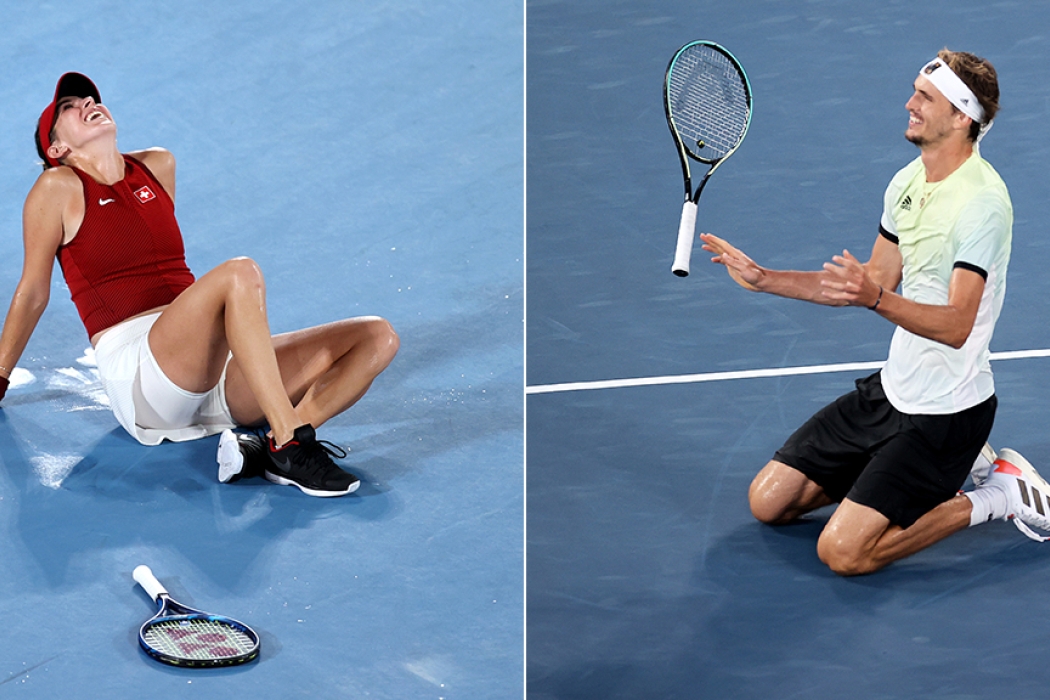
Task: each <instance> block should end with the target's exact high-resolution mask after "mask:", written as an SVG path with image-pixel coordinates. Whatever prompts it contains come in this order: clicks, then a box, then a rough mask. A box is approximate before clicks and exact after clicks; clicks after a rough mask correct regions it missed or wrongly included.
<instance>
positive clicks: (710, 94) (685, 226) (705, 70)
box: [664, 41, 751, 277]
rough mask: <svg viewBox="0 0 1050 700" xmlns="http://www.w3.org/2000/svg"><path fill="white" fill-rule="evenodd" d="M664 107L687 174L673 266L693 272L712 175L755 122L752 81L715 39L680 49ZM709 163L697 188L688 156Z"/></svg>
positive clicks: (681, 274) (682, 274) (670, 70)
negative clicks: (700, 214) (700, 213)
mask: <svg viewBox="0 0 1050 700" xmlns="http://www.w3.org/2000/svg"><path fill="white" fill-rule="evenodd" d="M664 111H665V112H666V114H667V125H668V126H669V127H670V128H671V135H672V136H674V141H675V145H676V146H677V147H678V157H679V159H680V160H681V161H682V175H683V176H684V177H685V203H684V204H683V205H682V220H681V222H680V223H679V225H678V245H677V246H676V248H675V254H674V263H673V264H672V265H671V272H673V273H675V274H676V275H678V276H679V277H685V276H686V275H688V274H689V259H690V257H692V253H693V235H694V234H695V232H696V207H697V202H699V201H700V193H701V192H703V191H704V185H706V184H707V180H708V178H710V177H711V175H713V174H714V172H715V170H717V169H718V166H720V165H721V164H722V163H724V162H725V160H726V158H728V157H729V156H731V155H733V152H734V151H736V149H737V148H738V147H739V146H740V143H741V142H742V141H743V140H744V136H745V135H746V134H747V127H748V124H750V123H751V83H749V82H748V80H747V74H746V73H744V69H743V68H742V67H741V65H740V62H739V61H738V60H736V57H735V56H733V54H731V53H729V52H728V51H726V50H725V49H724V48H722V47H721V46H719V45H718V44H716V43H714V42H711V41H693V42H690V43H688V44H686V45H685V46H683V47H682V48H680V49H678V51H677V52H675V55H674V56H673V57H672V58H671V62H670V63H669V64H668V65H667V73H666V74H665V75H664ZM690 159H692V160H696V161H699V162H701V163H704V164H706V165H709V166H711V167H709V168H708V169H707V174H705V175H704V179H703V180H701V181H700V185H699V186H698V187H697V188H696V192H695V193H694V192H693V189H692V185H693V182H692V178H691V175H690V172H689V160H690Z"/></svg>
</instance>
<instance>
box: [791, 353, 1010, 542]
mask: <svg viewBox="0 0 1050 700" xmlns="http://www.w3.org/2000/svg"><path fill="white" fill-rule="evenodd" d="M856 384H857V389H856V390H855V391H851V392H850V393H848V394H846V395H845V396H843V397H841V398H839V399H838V400H836V401H834V402H833V403H831V404H828V405H827V406H825V407H824V408H822V409H821V410H820V411H819V412H818V413H817V414H816V415H815V416H813V417H812V418H810V419H809V420H808V421H807V422H806V423H805V424H804V425H803V426H802V427H801V428H799V429H798V430H797V431H795V434H794V435H792V436H791V437H790V438H788V440H787V442H785V443H784V446H783V447H781V448H780V449H779V450H778V451H777V453H776V455H775V456H774V459H775V460H777V461H778V462H783V463H784V464H786V465H788V466H789V467H793V468H795V469H797V470H799V471H800V472H802V473H803V474H805V475H806V476H807V477H808V478H809V479H810V480H811V481H813V482H815V483H816V484H817V485H819V486H820V487H821V488H822V489H824V493H826V494H827V495H828V497H829V498H831V499H832V500H834V501H836V502H837V501H841V500H842V499H843V498H849V499H850V500H851V501H853V502H855V503H860V504H861V505H865V506H868V507H870V508H874V509H875V510H877V511H879V512H880V513H882V514H883V515H885V516H886V517H887V518H889V520H890V522H892V523H894V524H896V525H900V526H901V527H908V526H910V525H911V524H912V523H914V522H915V521H916V520H918V519H919V518H920V517H922V516H923V515H924V514H925V513H927V512H928V511H930V510H932V509H933V508H935V507H936V506H937V505H939V504H941V503H943V502H944V501H947V500H948V499H950V498H952V497H953V496H954V495H955V494H956V493H958V491H959V488H960V487H961V486H962V485H963V482H964V481H966V477H967V475H968V474H969V473H970V469H971V468H972V467H973V463H974V460H975V459H977V455H979V454H980V453H981V448H982V447H983V446H984V443H985V442H986V441H987V440H988V435H989V434H990V433H991V432H992V422H993V421H994V419H995V408H996V405H997V404H998V401H997V399H996V398H995V396H991V397H990V398H988V399H987V400H986V401H984V402H982V403H980V404H978V405H976V406H973V407H972V408H968V409H966V410H964V411H960V412H959V413H951V414H947V415H909V414H906V413H901V412H900V411H898V410H897V409H895V408H894V407H893V406H892V405H891V404H890V402H889V400H888V399H887V398H886V393H885V392H884V391H883V389H882V377H881V375H880V374H879V373H875V374H873V375H871V376H870V377H865V378H864V379H858V380H857V382H856Z"/></svg>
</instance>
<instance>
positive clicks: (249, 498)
mask: <svg viewBox="0 0 1050 700" xmlns="http://www.w3.org/2000/svg"><path fill="white" fill-rule="evenodd" d="M522 16H523V7H522V5H521V3H514V2H494V3H493V2H480V1H477V0H453V1H452V2H445V3H438V4H432V3H421V2H415V1H413V0H408V1H405V2H396V3H351V2H320V3H316V2H315V3H304V2H271V1H269V0H263V1H261V2H258V1H252V2H247V1H242V0H234V1H233V2H224V3H212V2H203V1H198V0H190V1H188V2H167V1H161V2H143V3H124V2H115V1H110V0H91V1H89V2H68V1H66V0H61V1H59V2H50V3H44V4H38V3H17V2H11V1H4V2H0V18H2V24H3V29H2V32H3V40H2V41H0V59H2V62H3V65H4V66H5V67H6V70H5V79H4V81H3V82H2V83H0V96H2V98H3V102H4V105H5V109H4V113H3V117H0V122H2V124H3V127H4V128H3V129H2V133H3V134H4V137H3V138H2V139H0V162H2V163H3V164H4V171H3V175H2V176H0V184H2V187H0V191H2V192H3V193H4V196H3V197H0V230H2V232H3V235H0V272H2V274H0V305H2V309H3V310H2V311H0V313H3V314H6V309H7V304H8V302H9V301H10V298H11V294H12V293H13V291H14V288H15V285H16V283H17V281H18V278H19V275H20V271H21V265H22V252H21V251H22V242H21V234H20V231H21V213H22V203H23V201H24V198H25V195H26V193H27V192H28V191H29V189H30V187H31V186H32V184H33V182H34V180H35V178H36V177H37V175H38V174H39V172H40V166H39V164H38V162H37V156H36V153H35V150H34V147H33V142H32V140H31V133H32V131H33V129H34V126H35V124H36V120H37V118H38V117H39V115H40V112H41V110H42V109H43V108H44V106H45V105H46V104H47V103H48V101H49V100H50V98H51V96H52V94H53V91H54V86H55V82H56V80H57V79H58V77H59V76H60V75H61V74H62V73H64V72H65V71H74V70H75V71H81V72H83V73H85V74H87V75H89V76H90V77H91V78H92V79H93V80H94V81H95V82H96V84H97V85H98V87H99V90H100V92H101V95H102V98H103V102H104V103H105V104H106V106H107V107H109V109H110V110H111V111H112V113H113V115H114V118H115V121H116V122H117V124H118V127H119V137H118V138H119V144H120V146H121V148H122V149H123V150H125V151H129V150H137V149H141V148H146V147H150V146H163V147H166V148H167V149H169V150H170V151H172V153H174V155H175V157H176V158H177V159H178V198H177V201H176V212H177V215H178V217H179V223H180V226H181V228H182V231H183V234H184V236H185V240H186V249H187V257H188V262H189V265H190V267H191V269H192V270H193V271H194V272H195V273H196V274H197V275H198V276H200V275H203V274H204V273H205V272H206V271H208V270H210V269H211V268H213V267H215V266H216V265H218V264H219V263H221V262H223V261H225V260H227V259H229V258H232V257H235V256H238V255H247V256H250V257H251V258H253V259H254V260H255V261H256V262H257V263H258V264H259V266H260V267H261V268H262V271H263V273H264V275H265V276H266V280H267V294H268V302H269V312H270V323H271V328H272V329H273V331H274V332H283V331H288V330H292V329H297V328H302V327H306V326H310V325H316V324H320V323H324V322H327V321H332V320H335V319H339V318H344V317H348V316H361V315H372V314H375V315H379V316H383V317H386V318H387V319H389V320H390V321H391V323H392V324H393V326H394V328H395V329H396V330H397V331H398V333H399V335H400V338H401V351H400V353H399V354H398V356H397V357H396V358H395V359H394V362H393V363H392V365H391V366H390V368H389V369H388V370H387V371H386V372H384V373H383V374H382V375H380V377H379V378H378V379H377V380H376V382H375V384H374V386H373V387H372V389H371V391H370V392H369V393H368V394H367V395H366V396H365V397H364V399H362V400H361V401H360V402H359V403H358V404H357V405H355V406H354V407H353V408H351V409H350V410H349V411H348V412H346V413H344V414H342V415H341V416H338V417H337V418H336V419H334V420H332V421H331V422H329V423H328V424H326V425H324V426H323V427H322V428H321V429H320V430H319V431H318V435H319V437H321V438H323V439H326V440H329V441H332V442H333V443H336V444H338V445H342V446H345V447H347V448H349V449H350V453H349V456H348V457H347V458H346V459H345V460H343V464H344V465H345V466H346V467H347V468H348V469H349V470H351V471H353V472H355V473H356V474H358V475H359V476H360V477H361V480H362V482H363V485H362V486H361V488H360V490H359V491H358V492H356V493H354V494H352V495H349V496H345V497H343V498H335V499H317V498H310V497H308V496H305V495H303V494H302V493H300V492H299V491H298V490H297V489H293V488H288V487H281V486H276V485H274V484H270V483H269V482H266V481H263V480H262V479H251V480H246V481H242V482H238V483H235V484H229V485H224V484H220V483H218V481H217V480H216V465H215V450H216V446H217V444H218V436H215V437H212V438H207V439H204V440H200V441H196V442H189V443H181V444H178V445H174V444H170V443H166V444H163V445H160V446H157V447H143V446H141V445H139V444H138V443H137V442H135V441H134V440H133V439H132V438H130V437H129V436H128V435H127V434H126V433H125V432H124V431H123V429H122V428H120V427H119V425H118V424H117V422H116V420H115V418H114V417H113V416H112V413H111V412H110V411H109V409H108V407H107V405H106V401H105V397H104V395H103V394H102V390H101V384H100V382H99V380H98V375H97V370H96V368H95V365H94V358H93V355H92V354H91V353H90V352H88V349H89V343H88V338H87V337H86V334H85V332H84V329H83V326H82V325H81V323H80V319H79V317H78V315H77V312H76V309H75V307H74V306H73V304H72V302H71V301H70V300H69V292H68V290H67V289H66V287H65V284H64V282H63V281H62V279H61V274H60V273H59V272H57V270H56V274H55V277H54V281H53V285H52V293H51V303H50V306H49V307H48V309H47V311H46V312H45V314H44V317H43V318H42V320H41V323H40V325H39V327H38V328H37V330H36V333H35V334H34V336H33V338H32V340H31V342H30V345H29V347H28V349H27V350H26V353H25V355H24V356H23V357H22V360H21V362H20V363H19V365H18V370H17V372H16V374H15V375H14V377H13V379H14V382H13V385H12V388H11V390H10V391H9V392H8V395H7V397H6V398H5V399H4V401H3V403H2V404H0V625H2V632H0V698H5V699H6V698H26V699H30V698H33V699H36V698H41V699H43V698H48V699H51V698H69V699H71V700H80V699H84V700H95V699H98V698H136V697H137V698H219V697H229V698H258V699H260V700H261V699H267V698H272V699H278V698H279V699H281V700H288V699H290V698H323V699H328V698H355V699H360V698H375V699H387V700H405V699H410V698H417V699H420V700H440V699H441V698H444V699H445V700H452V699H454V698H462V699H471V700H474V699H477V698H520V697H521V696H522V688H523V681H524V678H523V675H524V672H523V663H522V657H523V653H524V641H523V640H524V631H523V606H524V594H523V584H522V581H523V568H524V567H523V548H524V535H523V525H524V493H523V488H524V479H523V450H524V441H523V437H522V436H523V413H524V407H523V400H522V375H523V363H524V361H523V352H522V347H523V329H522V310H523V303H524V302H523V286H524V285H523V257H522V256H523V243H522V220H523V213H524V212H523V198H522V190H523V179H524V178H523V173H524V163H523V151H524V148H523V131H524V127H523V114H524V79H523V75H524V66H523V41H524V39H523V20H522ZM138 564H148V565H149V566H150V567H151V568H152V570H153V572H154V573H155V574H156V575H157V577H158V578H159V579H160V581H161V582H162V583H163V584H164V585H165V586H166V587H167V588H168V590H169V591H170V592H171V594H172V596H173V597H174V598H176V599H177V600H179V601H181V602H183V603H185V604H188V605H192V606H195V607H199V608H203V609H205V610H209V611H213V612H217V613H223V614H226V615H229V616H232V617H234V618H237V619H241V620H243V621H244V622H246V623H248V624H249V625H251V626H252V627H254V628H255V629H256V630H257V631H258V632H259V634H260V636H261V638H262V653H261V656H260V658H259V659H258V660H257V661H255V662H252V663H251V664H249V665H247V666H244V667H239V668H231V669H216V670H185V669H176V668H171V667H166V666H161V665H160V664H158V663H156V662H154V661H152V660H150V659H149V658H147V657H146V655H145V654H143V653H142V652H141V651H140V650H139V648H138V645H137V630H138V627H139V625H140V624H142V622H144V621H145V620H146V619H147V618H148V617H149V616H151V615H152V614H153V612H154V606H153V603H152V602H151V601H150V599H149V597H148V596H147V595H146V594H145V593H144V592H143V591H142V590H141V589H140V588H139V587H138V586H136V584H135V582H134V581H133V580H132V570H133V569H134V568H135V566H136V565H138Z"/></svg>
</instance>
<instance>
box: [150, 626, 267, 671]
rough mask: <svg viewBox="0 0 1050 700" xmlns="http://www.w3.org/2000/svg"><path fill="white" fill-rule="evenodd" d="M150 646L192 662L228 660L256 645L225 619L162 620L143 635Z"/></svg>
mask: <svg viewBox="0 0 1050 700" xmlns="http://www.w3.org/2000/svg"><path fill="white" fill-rule="evenodd" d="M142 638H143V640H145V642H146V643H147V644H149V645H150V646H151V647H153V648H154V649H156V650H157V651H159V652H161V653H162V654H166V655H168V656H171V657H174V658H179V659H186V660H192V661H203V660H209V659H225V658H232V657H236V656H241V655H242V654H247V653H248V652H250V651H252V650H253V649H254V648H255V646H256V642H255V640H254V639H252V638H251V637H250V636H248V635H247V634H245V632H244V631H242V630H240V629H238V628H237V627H235V626H234V625H231V624H229V623H228V622H224V621H222V620H213V619H207V618H194V619H190V620H178V619H176V620H160V621H158V622H155V623H153V624H151V625H150V626H149V627H148V628H147V629H146V630H144V631H143V633H142Z"/></svg>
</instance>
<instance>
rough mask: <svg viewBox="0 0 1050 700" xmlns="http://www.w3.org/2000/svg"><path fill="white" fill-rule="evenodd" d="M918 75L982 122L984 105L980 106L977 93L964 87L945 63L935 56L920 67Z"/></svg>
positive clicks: (977, 120) (960, 109)
mask: <svg viewBox="0 0 1050 700" xmlns="http://www.w3.org/2000/svg"><path fill="white" fill-rule="evenodd" d="M942 69H943V70H942ZM919 75H920V76H922V77H923V78H926V79H927V80H929V81H930V82H931V83H933V86H934V87H935V88H937V89H938V90H940V92H941V94H942V95H944V96H945V97H947V98H948V101H949V102H951V103H952V104H953V105H955V106H956V107H957V108H958V110H959V111H960V112H962V113H963V114H965V115H966V116H968V117H969V118H970V119H973V120H974V121H975V122H977V123H978V124H983V123H984V107H982V106H981V103H980V101H979V100H978V99H977V95H975V94H973V91H972V90H970V88H968V87H966V83H964V82H963V81H962V78H960V77H959V76H958V75H956V74H955V71H953V70H952V69H951V67H950V66H949V65H948V64H947V63H945V62H944V61H942V60H941V59H939V58H935V59H933V60H932V61H930V62H929V63H927V64H926V65H925V66H923V67H922V70H921V71H919Z"/></svg>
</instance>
